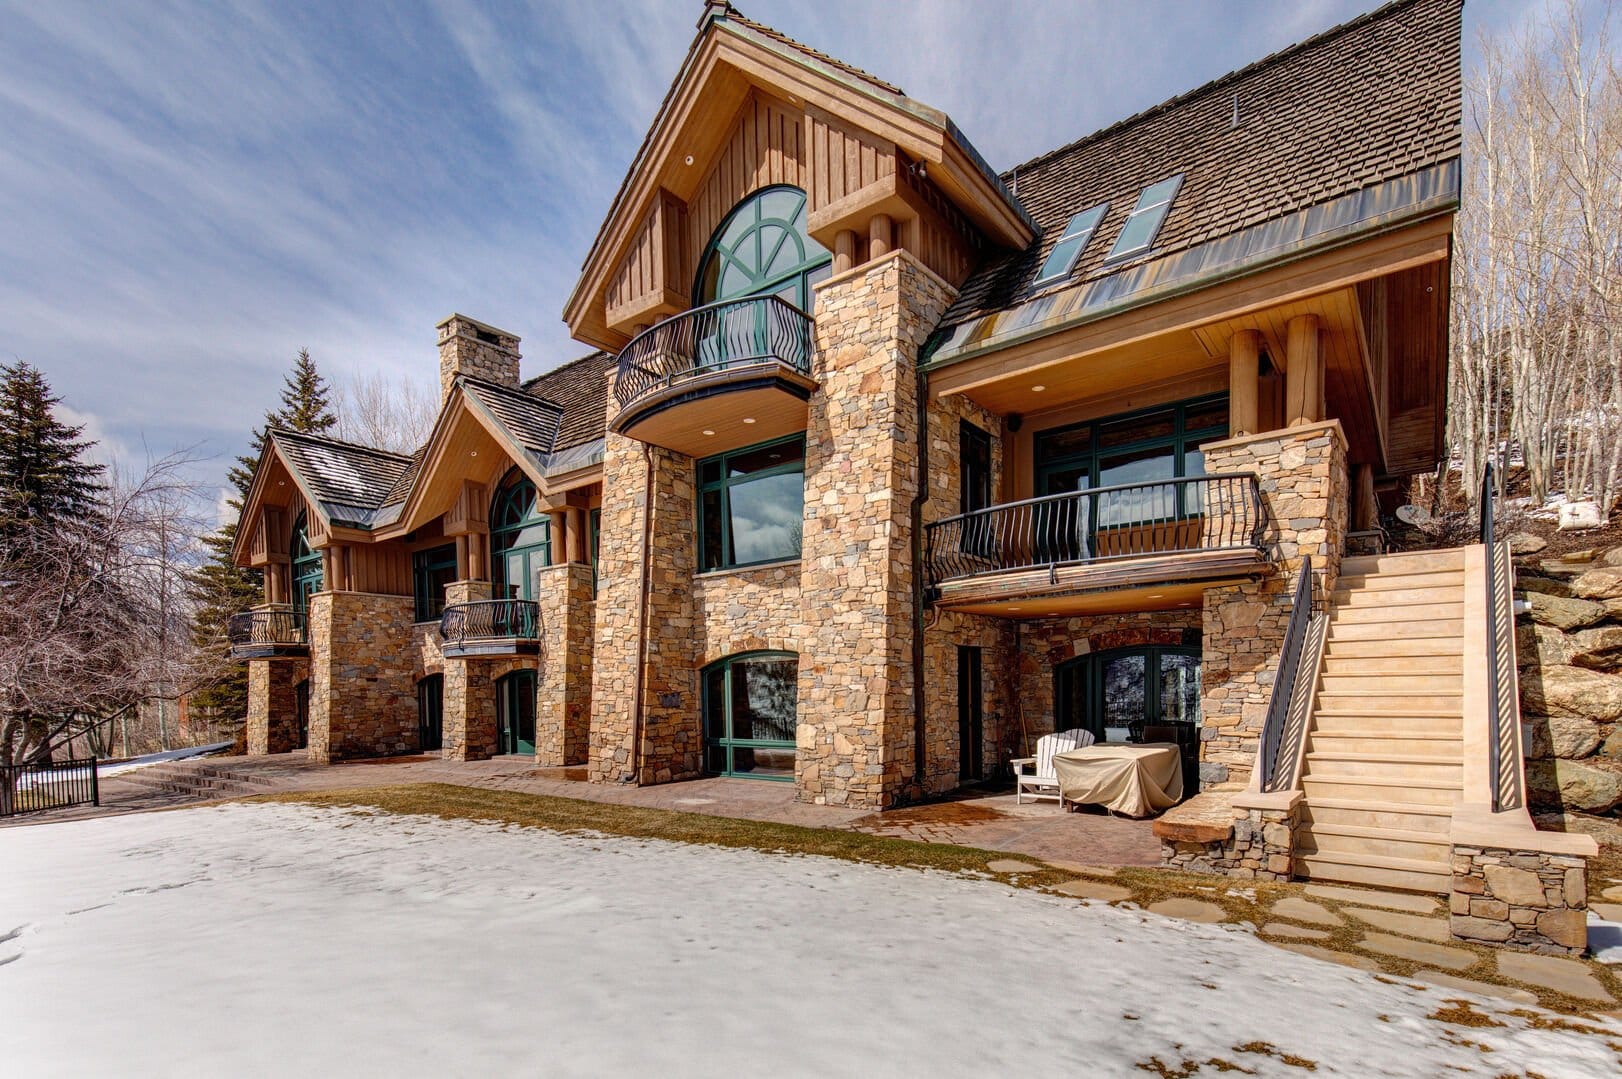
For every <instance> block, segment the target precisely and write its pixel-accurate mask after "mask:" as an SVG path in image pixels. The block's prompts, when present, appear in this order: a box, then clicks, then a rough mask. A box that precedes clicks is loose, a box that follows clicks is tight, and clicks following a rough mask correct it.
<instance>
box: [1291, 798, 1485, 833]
mask: <svg viewBox="0 0 1622 1079" xmlns="http://www.w3.org/2000/svg"><path fill="white" fill-rule="evenodd" d="M1301 820H1302V821H1303V822H1305V823H1307V824H1313V825H1317V824H1324V825H1328V826H1330V827H1336V826H1339V827H1359V828H1389V829H1392V830H1394V831H1399V832H1425V833H1427V834H1430V835H1439V836H1442V837H1444V838H1445V837H1446V836H1448V835H1449V834H1450V833H1451V831H1452V828H1453V808H1452V807H1451V806H1435V805H1423V804H1421V803H1417V802H1401V801H1362V800H1360V799H1356V798H1314V799H1312V800H1310V801H1307V802H1304V803H1302V808H1301Z"/></svg>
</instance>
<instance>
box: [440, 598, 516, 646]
mask: <svg viewBox="0 0 1622 1079" xmlns="http://www.w3.org/2000/svg"><path fill="white" fill-rule="evenodd" d="M540 626H541V605H540V604H538V603H536V602H534V601H533V600H527V599H482V600H475V601H474V602H472V603H453V604H451V605H450V606H449V607H446V608H445V611H444V613H443V614H441V615H440V616H439V650H440V652H441V653H442V654H443V655H445V656H447V657H456V656H523V655H534V654H535V653H536V652H537V651H539V649H540V636H541V634H540Z"/></svg>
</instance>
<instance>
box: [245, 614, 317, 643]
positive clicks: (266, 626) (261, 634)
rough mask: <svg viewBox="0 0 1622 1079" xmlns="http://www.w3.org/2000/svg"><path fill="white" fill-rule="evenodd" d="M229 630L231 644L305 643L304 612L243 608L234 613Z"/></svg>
mask: <svg viewBox="0 0 1622 1079" xmlns="http://www.w3.org/2000/svg"><path fill="white" fill-rule="evenodd" d="M226 633H227V635H228V636H229V637H230V639H231V647H232V648H254V647H264V646H271V645H279V644H282V645H286V644H304V643H305V636H304V612H303V611H293V610H283V611H274V610H273V611H243V612H242V613H240V614H234V615H232V616H231V619H230V621H229V622H228V623H227V625H226Z"/></svg>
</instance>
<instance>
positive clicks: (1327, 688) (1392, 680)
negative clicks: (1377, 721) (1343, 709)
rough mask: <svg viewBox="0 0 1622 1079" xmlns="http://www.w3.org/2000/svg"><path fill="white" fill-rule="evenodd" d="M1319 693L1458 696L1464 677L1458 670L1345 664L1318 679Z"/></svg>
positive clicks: (1462, 691)
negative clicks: (1387, 668) (1365, 667)
mask: <svg viewBox="0 0 1622 1079" xmlns="http://www.w3.org/2000/svg"><path fill="white" fill-rule="evenodd" d="M1318 692H1319V693H1326V694H1329V695H1330V696H1336V697H1357V696H1364V695H1374V696H1382V695H1389V694H1393V693H1396V694H1403V695H1414V694H1429V695H1432V696H1446V697H1458V696H1461V695H1462V694H1463V693H1464V676H1463V674H1462V673H1460V672H1458V671H1369V670H1359V669H1358V668H1357V667H1356V666H1352V667H1346V666H1344V665H1342V666H1340V667H1336V668H1335V669H1333V670H1326V671H1324V672H1323V673H1322V674H1321V675H1320V676H1319V678H1318Z"/></svg>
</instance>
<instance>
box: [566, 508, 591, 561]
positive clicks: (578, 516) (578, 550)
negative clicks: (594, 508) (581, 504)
mask: <svg viewBox="0 0 1622 1079" xmlns="http://www.w3.org/2000/svg"><path fill="white" fill-rule="evenodd" d="M569 561H570V562H585V561H587V557H586V511H585V510H583V509H578V508H576V507H574V506H571V507H569Z"/></svg>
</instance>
